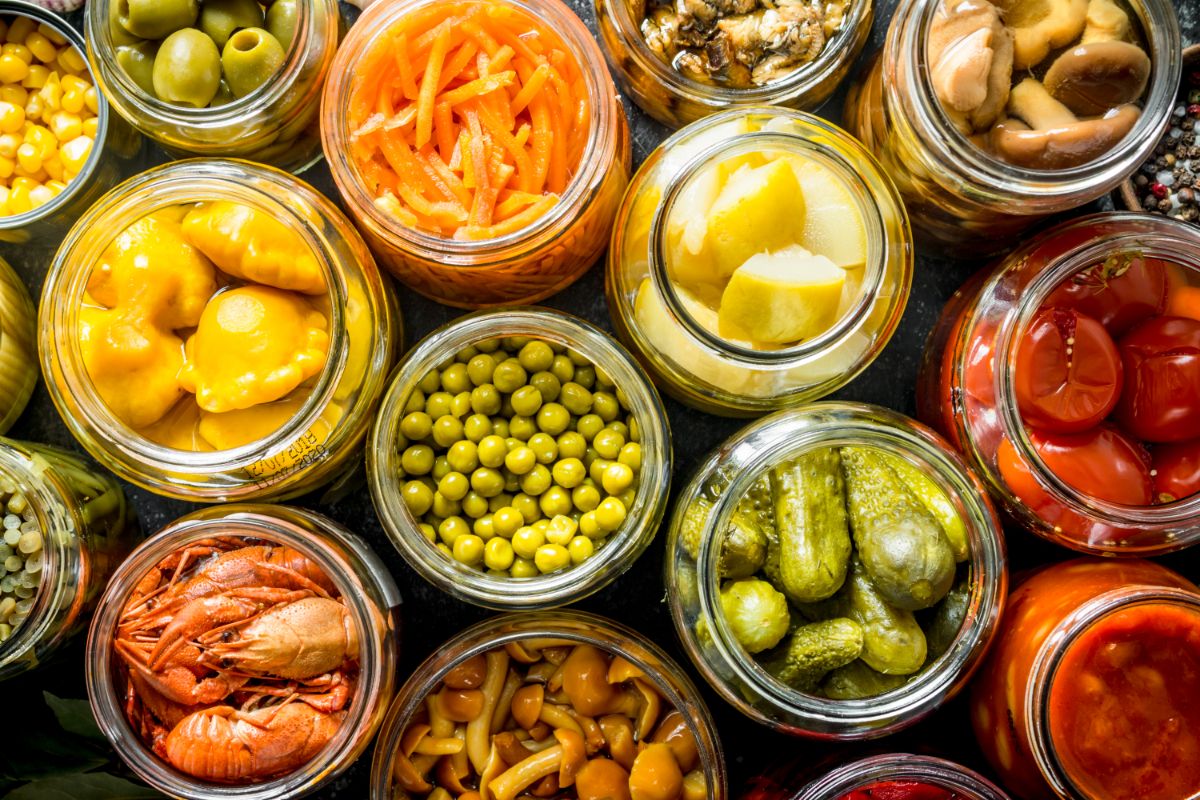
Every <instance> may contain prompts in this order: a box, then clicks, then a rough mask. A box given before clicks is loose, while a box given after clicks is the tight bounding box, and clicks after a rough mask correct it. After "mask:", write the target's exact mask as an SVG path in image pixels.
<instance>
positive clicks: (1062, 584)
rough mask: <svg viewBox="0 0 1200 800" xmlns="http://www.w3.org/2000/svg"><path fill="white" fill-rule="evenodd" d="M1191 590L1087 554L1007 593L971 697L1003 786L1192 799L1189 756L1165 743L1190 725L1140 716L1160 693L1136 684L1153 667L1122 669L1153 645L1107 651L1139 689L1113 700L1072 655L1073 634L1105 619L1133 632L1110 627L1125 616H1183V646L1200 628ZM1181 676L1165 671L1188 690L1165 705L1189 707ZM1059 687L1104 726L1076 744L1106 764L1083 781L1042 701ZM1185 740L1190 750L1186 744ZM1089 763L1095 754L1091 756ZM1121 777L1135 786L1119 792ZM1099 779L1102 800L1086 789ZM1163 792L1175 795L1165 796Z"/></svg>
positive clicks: (1039, 799)
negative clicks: (1186, 627)
mask: <svg viewBox="0 0 1200 800" xmlns="http://www.w3.org/2000/svg"><path fill="white" fill-rule="evenodd" d="M1196 591H1197V590H1196V587H1195V585H1193V584H1192V583H1191V582H1190V581H1188V580H1186V579H1185V578H1184V577H1183V576H1182V575H1179V574H1177V573H1175V572H1172V571H1171V570H1169V569H1167V568H1165V567H1162V566H1159V565H1157V564H1153V563H1151V562H1148V561H1140V560H1127V561H1113V560H1101V559H1096V558H1089V559H1077V560H1075V561H1069V562H1066V563H1060V564H1055V565H1053V566H1050V567H1047V568H1045V569H1043V570H1042V571H1040V572H1037V573H1035V574H1034V575H1033V576H1031V577H1029V578H1028V579H1027V580H1025V581H1024V582H1023V583H1021V584H1020V585H1019V586H1017V588H1016V589H1014V590H1013V593H1012V596H1011V597H1010V598H1009V603H1008V612H1007V613H1006V615H1005V617H1004V622H1003V624H1002V625H1001V627H1000V631H999V634H998V636H997V637H996V644H995V647H994V648H993V649H992V652H991V654H990V655H989V657H988V659H987V661H986V662H985V665H984V667H983V669H982V670H981V671H980V674H979V677H978V679H977V680H976V681H975V684H974V686H973V687H972V692H971V722H972V724H973V725H974V728H975V735H976V737H977V738H978V740H979V744H980V746H981V747H982V748H983V751H984V754H985V755H986V756H987V758H988V761H990V762H991V764H992V766H993V767H994V768H995V769H996V771H997V772H998V773H999V775H1000V778H1001V780H1002V781H1003V782H1004V785H1005V786H1007V787H1008V788H1009V789H1010V790H1012V791H1013V793H1014V794H1015V795H1016V796H1018V797H1022V798H1025V800H1054V799H1055V798H1082V799H1083V800H1115V798H1118V797H1134V796H1136V797H1139V798H1143V800H1166V799H1167V798H1178V797H1184V796H1187V797H1193V796H1195V792H1196V791H1197V788H1200V775H1197V773H1196V771H1195V770H1196V761H1195V758H1194V757H1189V756H1188V755H1187V753H1186V750H1185V749H1183V748H1184V747H1185V745H1182V744H1181V745H1178V747H1179V748H1180V749H1179V750H1178V751H1177V752H1174V753H1173V752H1171V750H1172V749H1173V748H1172V746H1171V745H1172V744H1175V743H1177V742H1178V741H1182V740H1177V739H1176V734H1175V733H1174V731H1177V730H1180V729H1181V728H1182V730H1190V728H1189V727H1188V725H1187V723H1186V722H1185V721H1182V720H1180V719H1174V720H1173V721H1172V720H1170V719H1167V720H1164V719H1163V718H1161V717H1158V718H1155V716H1148V715H1151V714H1152V713H1153V712H1150V711H1149V708H1150V705H1151V704H1152V703H1161V702H1162V699H1163V691H1170V690H1165V689H1164V686H1165V684H1163V683H1162V681H1161V678H1160V679H1159V680H1158V681H1157V682H1156V681H1155V680H1154V674H1150V675H1149V676H1148V678H1147V672H1150V673H1153V672H1154V670H1151V669H1148V667H1147V665H1146V664H1141V663H1138V664H1134V663H1133V662H1134V661H1136V660H1137V659H1139V658H1142V657H1143V656H1144V655H1150V656H1153V655H1154V653H1155V651H1156V647H1155V646H1154V645H1152V644H1147V645H1146V646H1145V648H1144V649H1142V655H1138V649H1139V648H1138V645H1136V643H1134V642H1125V643H1120V642H1111V643H1110V644H1109V645H1108V646H1109V647H1110V648H1111V653H1112V654H1113V657H1114V658H1117V657H1119V656H1120V654H1121V653H1122V652H1124V653H1125V654H1126V655H1128V656H1129V658H1127V659H1126V661H1125V663H1126V664H1128V665H1129V667H1130V670H1131V671H1130V673H1129V674H1130V675H1131V676H1134V677H1135V678H1136V680H1137V681H1139V682H1138V683H1136V684H1135V685H1136V686H1138V687H1139V688H1138V689H1135V690H1133V691H1130V689H1129V687H1128V686H1126V687H1124V688H1125V689H1126V692H1125V694H1124V695H1123V696H1121V697H1119V698H1118V697H1115V696H1110V695H1109V694H1108V691H1109V689H1110V687H1109V686H1108V685H1107V684H1105V683H1104V681H1103V680H1102V679H1101V678H1099V677H1097V676H1096V675H1095V674H1080V670H1079V668H1078V664H1077V659H1076V658H1075V655H1073V654H1076V651H1078V650H1079V649H1080V645H1081V644H1082V643H1084V642H1086V639H1085V638H1084V637H1086V636H1088V635H1090V634H1093V633H1096V632H1102V631H1103V627H1104V626H1107V625H1111V624H1114V623H1115V624H1116V625H1119V626H1124V630H1125V631H1126V632H1133V631H1136V628H1135V627H1133V626H1132V624H1131V623H1130V622H1129V621H1128V619H1125V620H1123V619H1122V617H1124V616H1126V615H1128V614H1130V613H1131V612H1133V613H1143V614H1144V613H1150V614H1159V615H1161V614H1164V613H1166V614H1177V613H1183V614H1187V615H1188V616H1190V617H1191V618H1192V621H1191V626H1192V633H1191V634H1190V636H1191V638H1190V640H1189V641H1190V643H1191V644H1190V646H1192V647H1194V646H1195V642H1196V634H1195V626H1196V625H1200V595H1197V594H1196ZM1183 636H1184V635H1183V634H1180V644H1181V645H1182V644H1183ZM1130 644H1132V645H1133V646H1134V647H1135V650H1134V653H1132V654H1130V653H1128V652H1127V651H1128V647H1126V646H1123V645H1130ZM1160 655H1161V654H1160ZM1118 668H1119V669H1123V668H1121V667H1118ZM1188 670H1189V668H1188V667H1187V665H1185V664H1182V663H1178V664H1172V665H1171V672H1172V673H1173V674H1174V675H1178V676H1180V679H1181V680H1183V681H1185V682H1190V684H1189V686H1188V687H1186V693H1185V694H1180V695H1176V696H1175V697H1174V700H1175V702H1184V701H1185V700H1187V701H1189V702H1190V698H1191V697H1193V696H1194V694H1195V690H1196V687H1195V680H1196V673H1195V669H1194V667H1192V668H1190V671H1188ZM1063 690H1067V691H1071V692H1074V693H1076V694H1077V696H1078V695H1082V696H1081V697H1079V699H1078V700H1077V703H1076V705H1077V706H1078V707H1086V708H1087V709H1088V713H1089V715H1094V718H1095V719H1096V720H1105V723H1104V725H1103V727H1099V728H1096V729H1095V730H1093V731H1091V732H1090V733H1089V734H1087V738H1088V739H1089V740H1090V741H1091V744H1092V745H1093V746H1094V747H1095V748H1096V750H1100V749H1103V750H1104V751H1105V752H1107V753H1108V754H1109V755H1111V756H1112V758H1113V762H1112V763H1111V764H1109V765H1107V766H1108V767H1109V768H1108V769H1103V768H1099V767H1097V769H1096V770H1095V772H1094V773H1092V774H1089V772H1088V771H1087V770H1079V769H1072V766H1077V765H1078V763H1079V762H1078V761H1073V760H1072V759H1071V756H1072V747H1071V744H1072V742H1071V741H1069V740H1068V739H1067V737H1065V736H1064V735H1063V733H1062V728H1061V727H1059V725H1058V720H1057V719H1056V714H1059V713H1061V710H1058V709H1056V707H1055V704H1054V699H1055V696H1056V693H1057V692H1059V691H1063ZM1097 690H1100V694H1099V695H1097V694H1096V693H1095V692H1096V691H1097ZM1123 710H1124V711H1123ZM1125 712H1127V713H1125ZM1148 720H1149V722H1148ZM1122 737H1124V738H1122ZM1189 741H1193V742H1194V737H1191V738H1190V739H1189ZM1091 755H1092V757H1093V758H1096V757H1099V760H1103V758H1104V756H1103V754H1098V753H1097V752H1095V751H1093V752H1092V753H1091ZM1189 770H1190V771H1189ZM1159 773H1165V775H1167V776H1172V777H1175V778H1181V776H1182V775H1183V774H1186V775H1187V776H1188V777H1190V779H1191V784H1190V786H1186V787H1185V786H1184V785H1183V783H1179V782H1176V783H1173V784H1168V783H1166V782H1164V781H1163V780H1162V779H1161V777H1158V775H1159ZM1131 780H1133V781H1135V782H1138V786H1137V788H1136V789H1132V790H1131V789H1130V781H1131ZM1184 780H1186V779H1184ZM1101 781H1103V782H1107V783H1108V785H1109V786H1110V787H1111V789H1110V791H1111V792H1112V793H1111V794H1110V793H1109V792H1108V791H1105V790H1104V788H1102V787H1101V786H1099V785H1098V782H1101ZM1118 787H1120V788H1118ZM1173 789H1174V790H1183V789H1186V791H1179V793H1173V791H1172V790H1173Z"/></svg>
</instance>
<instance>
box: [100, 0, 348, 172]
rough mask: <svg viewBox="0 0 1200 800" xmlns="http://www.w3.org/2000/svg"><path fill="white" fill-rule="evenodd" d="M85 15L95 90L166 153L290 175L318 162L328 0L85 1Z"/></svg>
mask: <svg viewBox="0 0 1200 800" xmlns="http://www.w3.org/2000/svg"><path fill="white" fill-rule="evenodd" d="M86 14H87V17H86V26H85V29H86V33H87V44H88V55H89V57H90V58H91V61H92V64H93V65H94V67H95V70H96V77H97V80H98V85H99V87H100V90H101V91H102V92H104V95H105V96H106V97H107V98H108V100H109V102H110V103H111V104H112V107H113V109H115V110H116V112H117V113H118V114H120V115H121V116H122V117H124V118H125V119H126V120H128V121H129V122H130V123H131V124H132V125H133V127H135V128H136V129H137V130H139V131H140V132H142V133H143V134H145V135H146V136H148V137H149V138H150V139H152V140H154V141H155V142H157V143H158V144H159V145H161V146H162V147H163V149H164V150H166V151H167V152H168V153H169V154H171V155H173V156H175V157H176V158H187V157H189V156H207V157H210V158H211V157H221V156H224V157H231V158H232V157H236V158H245V159H249V160H251V161H258V162H261V163H265V164H271V165H272V166H276V167H279V168H280V169H285V170H288V171H291V172H300V171H303V170H304V169H306V168H307V167H309V166H311V165H312V164H313V163H315V162H316V161H317V160H318V159H319V158H320V157H321V143H320V137H319V134H318V131H317V111H318V109H319V107H320V95H321V89H322V87H323V86H324V83H325V75H326V73H327V72H328V71H329V67H330V64H331V63H332V62H333V56H334V51H335V50H336V49H337V44H338V36H339V16H338V4H337V2H336V0H308V1H307V2H297V0H264V2H258V0H234V2H218V1H217V0H205V1H203V2H201V1H200V0H171V1H168V0H132V1H129V0H93V2H90V3H88V4H87V9H86Z"/></svg>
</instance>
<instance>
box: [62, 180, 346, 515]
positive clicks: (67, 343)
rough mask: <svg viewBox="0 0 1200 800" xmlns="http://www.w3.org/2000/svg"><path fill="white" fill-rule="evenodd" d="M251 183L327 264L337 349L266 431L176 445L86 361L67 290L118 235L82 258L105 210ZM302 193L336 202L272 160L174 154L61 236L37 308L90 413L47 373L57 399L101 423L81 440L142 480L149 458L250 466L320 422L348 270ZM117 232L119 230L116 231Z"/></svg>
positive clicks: (336, 363) (72, 293) (76, 426)
mask: <svg viewBox="0 0 1200 800" xmlns="http://www.w3.org/2000/svg"><path fill="white" fill-rule="evenodd" d="M250 193H252V194H253V201H254V203H255V204H256V206H257V207H259V208H260V209H262V208H267V209H269V210H270V211H271V213H272V214H273V216H274V218H275V219H277V220H279V221H281V222H283V223H284V224H286V225H287V226H288V227H289V228H290V229H291V230H292V231H293V232H295V233H297V234H299V235H300V236H301V237H302V238H303V240H304V242H305V244H306V246H308V247H309V248H310V249H311V250H312V252H313V254H314V255H315V256H316V257H317V260H318V262H319V263H320V265H321V269H322V272H323V275H324V278H325V283H326V287H327V290H326V297H327V299H328V301H329V314H330V318H329V321H328V328H327V329H328V332H329V349H328V352H329V357H328V358H327V360H326V363H325V366H324V367H323V369H322V371H321V372H320V374H319V377H318V378H317V382H316V384H315V385H314V386H313V387H312V389H311V390H310V392H309V394H308V396H307V398H306V399H305V401H304V403H303V404H302V406H301V407H300V410H299V411H297V412H296V414H295V415H293V417H292V418H291V419H289V420H288V422H287V423H285V424H284V425H283V426H281V427H280V428H279V429H277V430H276V431H274V432H272V433H271V434H269V435H268V436H266V437H264V438H262V439H259V440H257V441H254V442H249V443H247V444H243V445H239V446H237V447H234V448H229V449H226V450H215V451H212V452H211V453H206V452H188V451H183V450H176V449H174V448H170V447H167V446H165V445H161V444H158V443H155V442H153V441H151V440H150V439H148V438H146V437H144V436H142V435H141V434H139V433H137V432H136V431H134V430H133V429H132V428H131V427H129V426H128V425H126V424H125V423H123V422H121V421H120V420H118V419H117V418H116V416H115V415H114V414H113V413H112V412H111V410H110V409H109V408H108V406H107V404H106V403H104V401H103V399H102V398H100V395H99V392H98V391H97V389H96V387H95V384H94V383H93V381H92V379H91V377H90V375H89V374H88V371H87V368H86V366H84V364H83V361H82V355H81V351H80V342H79V339H78V337H77V336H75V331H76V325H74V324H71V323H72V322H73V320H74V318H75V315H76V314H77V313H78V310H79V309H78V307H74V306H73V307H72V308H70V309H67V308H65V307H64V306H65V305H66V304H65V303H63V302H62V299H63V298H64V297H80V298H81V297H82V295H83V291H84V288H85V286H86V280H87V277H88V274H89V273H90V272H91V269H92V267H93V266H94V265H95V263H96V261H97V260H98V259H99V258H100V256H101V254H102V253H103V250H104V248H105V247H107V246H108V245H109V244H110V243H111V241H112V239H107V238H105V239H101V240H97V241H93V242H90V243H88V244H87V251H86V252H85V255H87V256H89V257H88V258H87V260H86V263H83V262H81V261H79V260H78V259H77V258H76V256H77V250H78V249H79V248H80V247H81V246H82V244H83V243H86V242H87V236H88V231H89V230H92V229H103V225H102V224H101V223H102V221H103V220H105V219H108V218H111V217H113V216H122V215H126V214H128V213H129V212H130V211H131V210H134V209H137V213H138V215H139V216H145V214H146V213H150V212H148V211H146V210H145V202H146V200H147V197H149V198H152V199H153V200H154V202H155V203H157V205H156V206H155V208H156V209H157V208H161V207H164V206H166V205H173V204H178V203H187V202H198V201H200V200H203V199H209V200H211V199H214V198H215V199H231V200H233V201H235V202H246V200H247V197H246V196H247V195H248V194H250ZM202 195H204V196H202ZM188 198H190V199H188ZM289 201H290V202H289ZM294 203H300V204H305V203H307V204H312V205H315V206H316V207H317V208H318V209H320V210H323V211H326V212H329V211H336V209H335V208H334V207H333V206H332V204H331V203H330V202H329V201H328V200H326V199H325V198H324V197H323V196H320V195H319V194H318V193H317V192H316V191H315V190H314V189H312V188H311V187H310V186H308V184H306V183H304V182H303V181H301V180H300V179H299V178H296V177H294V176H292V175H289V174H287V173H285V172H282V171H280V170H277V169H275V168H273V167H269V166H266V165H262V164H253V163H251V162H248V161H240V160H234V159H187V160H183V161H174V162H170V163H168V164H164V165H162V166H159V167H155V168H153V169H150V170H147V171H146V172H143V173H140V174H139V175H136V176H134V177H132V178H130V179H128V180H126V181H125V182H124V183H121V184H120V185H118V186H117V187H115V188H114V189H112V190H110V191H109V192H108V193H107V194H105V195H104V197H102V198H101V199H100V200H98V201H97V202H96V203H95V204H94V205H93V206H92V207H91V208H89V209H88V210H87V212H86V213H85V214H84V215H83V216H82V217H80V218H79V220H78V221H76V223H75V224H74V225H73V226H72V227H71V229H70V231H69V232H68V233H67V235H66V237H65V238H64V239H63V242H62V244H61V245H60V247H59V249H58V251H57V253H56V254H55V257H54V260H53V262H52V263H51V266H50V270H49V272H48V274H47V277H46V284H45V289H44V290H43V292H42V300H41V307H40V309H39V320H40V323H39V324H40V327H41V338H42V341H43V347H41V348H40V354H41V361H42V368H43V370H44V372H45V374H46V375H60V374H61V377H63V379H64V380H65V381H66V382H67V383H68V384H70V389H71V391H70V396H71V398H72V400H73V402H75V403H79V404H80V410H81V412H82V417H83V419H79V418H77V416H78V415H76V414H74V413H72V412H71V410H70V408H69V407H68V406H67V404H66V402H65V400H64V397H63V395H64V394H66V390H65V389H64V387H60V386H59V385H58V383H57V381H55V380H48V381H47V382H46V383H47V388H48V389H49V391H50V396H51V399H52V400H53V401H54V404H55V406H56V407H57V408H58V409H59V412H60V414H61V415H62V416H63V418H64V420H66V421H67V423H68V427H71V428H72V431H73V432H76V433H77V435H78V431H79V430H87V429H94V434H95V435H93V434H92V433H91V432H89V433H88V434H87V435H86V436H79V438H80V440H81V441H82V442H83V443H84V445H85V446H86V447H87V448H88V449H89V450H93V451H94V450H100V451H103V452H104V453H106V454H108V455H110V456H112V457H113V458H114V460H115V462H116V463H117V464H118V465H119V466H120V468H121V472H122V477H125V478H127V479H129V480H132V481H134V482H135V483H138V482H141V483H143V484H144V483H145V482H144V480H140V479H139V477H138V474H135V472H136V470H135V469H134V468H135V466H136V467H137V470H144V469H145V468H146V467H151V468H154V469H157V470H162V471H174V472H178V470H179V468H180V467H184V468H186V469H188V470H190V471H191V472H192V473H211V472H226V471H234V470H241V469H245V468H247V467H250V466H252V465H253V464H255V463H256V462H257V461H258V460H260V459H261V458H263V457H264V456H268V455H270V454H271V453H272V452H273V451H274V450H275V449H276V448H277V446H278V445H280V444H282V443H286V442H290V441H294V440H295V439H296V438H297V437H298V436H301V435H302V434H303V433H304V432H305V431H307V430H308V429H309V428H311V427H312V426H313V425H315V424H317V423H318V422H319V420H320V417H321V414H322V412H323V411H324V409H325V407H326V406H327V405H328V403H329V402H330V400H331V398H332V397H333V394H334V392H335V390H336V387H337V382H338V379H339V378H340V376H341V374H342V373H343V371H344V370H345V368H346V363H347V361H348V350H349V335H348V332H347V329H346V302H345V301H346V298H347V296H348V293H349V290H348V284H347V281H346V278H345V276H343V275H342V274H341V271H340V270H339V269H338V268H336V265H337V264H338V263H339V258H338V256H337V255H336V253H335V252H334V249H333V248H332V247H330V246H329V245H328V243H327V242H326V240H325V238H324V237H322V236H319V235H318V234H317V232H316V230H315V228H314V226H313V225H312V224H311V221H310V220H308V219H306V218H305V216H304V214H303V213H302V209H301V208H300V207H299V206H298V205H292V204H294ZM118 233H119V231H117V232H114V233H113V236H114V237H115V236H116V235H117V234H118ZM298 472H299V471H298V470H292V471H290V472H285V473H281V475H282V477H280V475H272V476H269V477H268V478H266V479H264V480H262V481H260V480H257V479H255V478H253V477H250V476H247V477H246V478H244V479H240V481H239V482H238V483H236V484H235V483H232V482H231V483H229V484H227V485H221V486H218V487H216V491H217V493H218V495H221V496H223V494H224V493H225V492H227V491H233V490H236V489H237V488H238V486H242V485H245V486H249V485H258V486H259V488H260V490H269V489H270V488H272V487H277V486H280V485H282V484H286V483H287V482H288V481H289V480H290V479H293V478H294V477H295V476H296V475H297V474H298ZM154 487H155V489H156V490H171V491H173V492H176V493H177V494H178V496H181V497H187V498H190V499H194V498H197V497H205V498H207V497H208V495H209V494H211V492H208V491H206V490H205V489H204V487H202V486H199V485H196V484H194V483H193V484H187V485H186V487H183V488H181V485H180V484H179V483H177V482H176V483H172V484H171V485H166V484H162V483H161V482H154ZM172 487H174V488H172ZM183 489H186V491H184V490H183Z"/></svg>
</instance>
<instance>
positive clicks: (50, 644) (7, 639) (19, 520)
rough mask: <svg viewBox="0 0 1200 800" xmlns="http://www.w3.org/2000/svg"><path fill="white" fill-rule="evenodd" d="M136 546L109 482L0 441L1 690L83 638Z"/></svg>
mask: <svg viewBox="0 0 1200 800" xmlns="http://www.w3.org/2000/svg"><path fill="white" fill-rule="evenodd" d="M138 538H139V531H138V525H137V520H136V519H135V517H134V513H133V507H132V505H130V504H129V502H128V501H127V500H126V498H125V495H124V494H123V493H122V492H121V487H120V486H119V485H118V484H117V482H116V481H115V480H114V479H113V478H112V477H111V476H109V475H107V474H104V473H101V472H99V471H98V470H96V469H95V468H94V467H92V466H91V465H89V464H87V463H85V462H84V461H82V460H81V459H79V458H78V457H76V456H74V455H71V454H69V453H66V452H64V451H61V450H57V449H54V448H51V447H47V446H44V445H35V444H28V443H25V442H15V441H12V440H9V439H0V680H3V679H5V678H11V677H12V676H14V675H17V674H20V673H22V672H24V671H25V670H28V669H32V668H34V667H36V666H37V665H38V664H41V663H42V662H44V661H46V660H47V659H49V658H50V657H51V656H52V655H53V654H54V652H55V651H56V650H57V649H58V648H59V647H60V646H61V645H62V644H63V643H64V642H66V641H67V640H68V639H69V638H70V637H71V636H72V635H74V634H75V633H77V632H78V631H80V630H82V629H83V627H84V626H85V624H86V622H87V620H88V619H89V618H90V614H91V611H92V609H93V608H94V606H95V603H96V598H97V596H98V595H99V594H100V592H101V591H103V589H104V584H105V582H106V581H107V580H108V577H109V575H111V574H112V572H113V570H114V569H116V566H117V564H119V563H120V562H121V560H122V559H123V558H124V557H125V555H126V554H127V553H128V552H129V551H130V549H132V547H133V545H134V543H135V542H136V541H137V539H138Z"/></svg>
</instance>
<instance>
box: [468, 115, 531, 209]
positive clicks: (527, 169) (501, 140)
mask: <svg viewBox="0 0 1200 800" xmlns="http://www.w3.org/2000/svg"><path fill="white" fill-rule="evenodd" d="M475 110H476V112H477V113H478V114H479V121H480V122H482V123H483V125H484V127H486V128H487V130H488V133H490V134H491V136H492V138H493V139H494V140H495V141H496V142H497V143H498V144H499V145H500V147H501V148H502V149H503V150H504V151H505V152H507V153H508V154H509V155H511V156H512V158H513V163H514V165H515V166H516V174H517V176H519V177H518V181H521V182H522V185H521V187H520V188H521V189H523V190H524V191H529V188H528V186H527V183H526V181H527V176H530V175H531V172H532V170H533V163H532V162H531V161H530V160H529V154H528V153H526V152H525V148H524V147H522V146H521V144H520V143H519V142H517V140H516V139H514V138H513V135H512V133H510V132H509V131H506V130H504V128H503V125H502V123H501V121H500V120H499V119H497V118H496V116H495V114H493V113H492V112H491V111H490V110H488V109H487V108H486V107H485V106H483V105H481V104H478V103H477V104H476V105H475Z"/></svg>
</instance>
